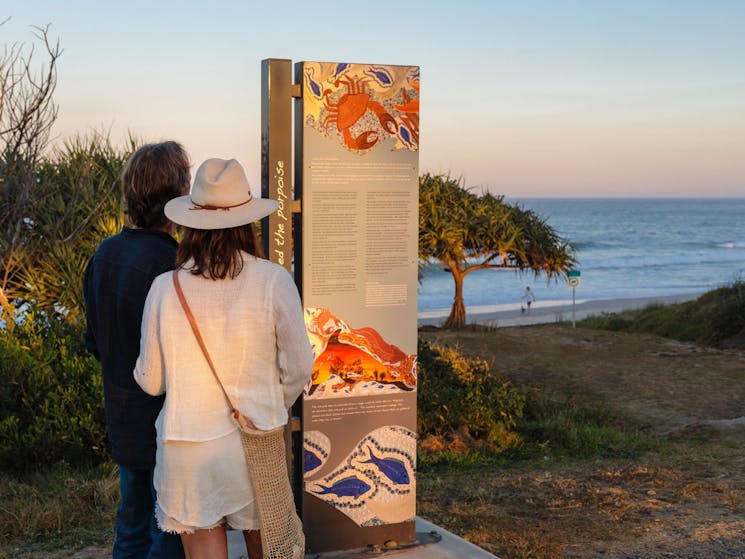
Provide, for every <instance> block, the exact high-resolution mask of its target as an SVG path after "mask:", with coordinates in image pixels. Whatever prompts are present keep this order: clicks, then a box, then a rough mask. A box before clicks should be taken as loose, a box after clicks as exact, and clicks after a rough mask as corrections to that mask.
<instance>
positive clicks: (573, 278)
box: [567, 270, 582, 328]
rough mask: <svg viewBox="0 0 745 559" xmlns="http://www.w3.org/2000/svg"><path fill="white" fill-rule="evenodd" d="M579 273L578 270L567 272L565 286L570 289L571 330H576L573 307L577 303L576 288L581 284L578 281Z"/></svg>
mask: <svg viewBox="0 0 745 559" xmlns="http://www.w3.org/2000/svg"><path fill="white" fill-rule="evenodd" d="M581 275H582V274H581V272H580V271H579V270H569V271H568V272H567V285H568V286H569V287H571V288H572V328H576V320H575V312H574V307H575V304H576V302H577V298H576V293H577V288H578V287H579V286H580V284H581V283H582V282H581V281H580V276H581Z"/></svg>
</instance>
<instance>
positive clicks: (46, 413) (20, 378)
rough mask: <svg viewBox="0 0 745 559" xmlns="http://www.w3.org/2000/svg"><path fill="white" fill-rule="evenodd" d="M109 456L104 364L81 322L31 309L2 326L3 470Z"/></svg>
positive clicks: (0, 434) (0, 450) (0, 408)
mask: <svg viewBox="0 0 745 559" xmlns="http://www.w3.org/2000/svg"><path fill="white" fill-rule="evenodd" d="M106 458H108V446H107V441H106V427H105V420H104V412H103V386H102V378H101V368H100V365H99V363H98V362H97V361H96V360H95V358H93V357H92V356H91V355H89V354H88V353H87V352H86V350H85V347H84V345H83V340H82V331H81V328H80V326H76V325H74V324H71V323H65V322H62V321H58V320H54V319H52V320H50V319H48V318H46V317H45V316H43V315H33V314H28V315H26V316H25V317H24V319H23V320H22V321H21V322H19V323H17V324H15V325H12V327H11V328H7V327H6V328H1V329H0V468H2V469H9V470H27V469H33V468H36V467H39V466H43V465H47V464H50V463H54V462H58V461H60V460H64V461H67V462H69V463H72V464H91V463H97V462H101V461H102V460H104V459H106Z"/></svg>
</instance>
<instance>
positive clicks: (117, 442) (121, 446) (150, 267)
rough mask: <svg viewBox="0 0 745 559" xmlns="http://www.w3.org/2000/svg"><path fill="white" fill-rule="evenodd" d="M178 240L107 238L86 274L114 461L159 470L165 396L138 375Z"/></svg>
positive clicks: (133, 234) (135, 234) (90, 338)
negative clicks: (145, 335) (158, 423)
mask: <svg viewBox="0 0 745 559" xmlns="http://www.w3.org/2000/svg"><path fill="white" fill-rule="evenodd" d="M177 248H178V244H177V243H176V240H175V239H174V238H173V237H171V236H170V235H168V234H167V233H164V232H161V231H151V230H146V229H130V228H128V227H125V228H124V229H122V231H121V232H120V233H119V234H117V235H114V236H113V237H109V238H107V239H104V240H103V241H102V242H101V244H100V245H99V247H98V249H97V250H96V253H95V254H94V255H93V258H92V259H91V261H90V263H89V264H88V268H87V269H86V272H85V279H84V283H83V293H84V295H85V307H86V311H85V315H86V319H87V321H88V327H87V329H86V331H85V344H86V347H87V348H88V350H89V351H90V352H91V353H93V355H95V356H96V358H97V359H98V360H99V361H101V368H102V369H103V385H104V399H105V410H106V425H107V427H108V431H109V441H110V442H111V449H112V453H113V457H114V462H116V463H117V464H120V465H121V466H125V467H128V468H152V467H154V465H155V418H156V417H157V416H158V413H159V412H160V408H161V407H162V405H163V399H164V396H157V397H153V396H149V395H148V394H145V393H144V392H143V391H142V389H140V387H139V386H138V385H137V383H136V382H135V380H134V377H133V375H132V371H133V370H134V367H135V361H136V360H137V356H138V355H139V353H140V324H141V322H142V309H143V307H144V306H145V299H146V298H147V293H148V291H149V290H150V285H151V284H152V283H153V280H154V279H155V277H156V276H158V275H160V274H162V273H163V272H168V271H170V270H173V268H174V261H175V258H176V249H177Z"/></svg>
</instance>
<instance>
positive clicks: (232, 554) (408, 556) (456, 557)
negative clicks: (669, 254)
mask: <svg viewBox="0 0 745 559" xmlns="http://www.w3.org/2000/svg"><path fill="white" fill-rule="evenodd" d="M416 533H417V541H418V542H419V545H417V546H416V547H410V548H406V549H391V550H385V549H380V550H368V549H359V550H348V551H329V552H326V553H313V554H308V555H306V556H305V557H306V559H357V558H362V557H368V558H369V557H393V556H395V557H396V559H499V558H498V557H497V556H496V555H492V554H491V553H489V552H488V551H484V550H483V549H481V548H480V547H477V546H475V545H473V544H472V543H469V542H467V541H466V540H464V539H462V538H459V537H458V536H456V535H455V534H451V533H450V532H448V531H447V530H444V529H442V528H440V527H439V526H435V525H434V524H432V523H430V522H427V521H426V520H424V519H422V518H419V517H418V516H417V517H416ZM247 557H248V556H247V555H246V546H245V544H244V543H243V535H242V534H241V533H240V532H239V531H235V530H230V531H228V558H229V559H247Z"/></svg>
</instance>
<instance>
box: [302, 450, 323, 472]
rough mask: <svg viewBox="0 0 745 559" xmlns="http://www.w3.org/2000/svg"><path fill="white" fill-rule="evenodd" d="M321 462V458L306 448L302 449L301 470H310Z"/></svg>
mask: <svg viewBox="0 0 745 559" xmlns="http://www.w3.org/2000/svg"><path fill="white" fill-rule="evenodd" d="M321 464H322V462H321V459H320V458H319V457H318V456H316V455H315V453H313V452H311V451H310V450H308V449H307V448H306V449H304V451H303V471H304V472H310V471H312V470H315V469H316V468H317V467H318V466H320V465H321Z"/></svg>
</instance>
